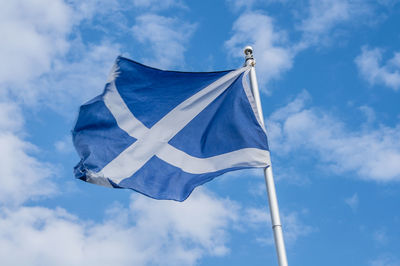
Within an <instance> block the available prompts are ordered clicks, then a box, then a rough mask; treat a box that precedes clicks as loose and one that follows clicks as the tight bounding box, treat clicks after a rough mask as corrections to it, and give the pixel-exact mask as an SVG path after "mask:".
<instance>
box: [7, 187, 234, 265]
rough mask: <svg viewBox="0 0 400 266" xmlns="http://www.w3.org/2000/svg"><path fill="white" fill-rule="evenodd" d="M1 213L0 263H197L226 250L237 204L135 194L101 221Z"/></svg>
mask: <svg viewBox="0 0 400 266" xmlns="http://www.w3.org/2000/svg"><path fill="white" fill-rule="evenodd" d="M0 213H1V214H0V231H1V232H3V234H1V235H0V257H2V263H3V264H4V265H41V266H45V265H61V266H62V265H137V266H140V265H195V264H196V262H197V261H198V260H199V259H201V258H202V257H203V256H206V255H207V256H221V255H224V254H226V252H228V251H229V250H228V248H227V246H226V243H227V241H228V239H227V236H226V230H227V229H228V228H229V227H230V224H232V223H233V222H234V221H235V220H236V219H237V215H238V213H237V207H236V206H235V204H233V203H232V202H230V201H229V200H225V199H220V198H216V197H214V196H212V195H210V194H209V193H204V192H202V191H196V192H195V193H193V195H192V196H191V197H190V198H189V199H188V200H187V201H185V202H183V203H177V202H173V201H156V200H152V199H148V198H145V197H144V196H140V195H139V196H137V195H136V196H134V197H132V200H131V204H130V206H129V208H123V207H120V206H115V207H114V208H112V209H111V210H109V214H108V218H107V219H105V221H104V222H92V221H83V220H80V219H79V218H77V217H75V216H73V215H71V214H69V213H68V212H67V211H65V210H63V209H54V210H53V209H47V208H41V207H21V208H19V209H17V210H8V209H3V210H2V211H1V212H0ZM60 240H62V241H60Z"/></svg>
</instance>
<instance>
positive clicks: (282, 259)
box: [244, 46, 288, 266]
mask: <svg viewBox="0 0 400 266" xmlns="http://www.w3.org/2000/svg"><path fill="white" fill-rule="evenodd" d="M244 54H245V55H246V63H245V65H247V66H251V69H250V87H251V91H252V92H253V96H254V99H255V101H256V105H257V110H258V115H259V117H260V120H261V123H263V124H264V116H263V112H262V106H261V101H260V92H259V90H258V84H257V78H256V70H255V65H256V61H255V60H254V58H253V48H252V47H251V46H246V47H245V48H244ZM264 177H265V183H266V185H267V191H268V202H269V210H270V214H271V222H272V230H273V231H274V239H275V247H276V253H277V255H278V262H279V266H287V265H288V262H287V258H286V250H285V242H284V240H283V233H282V224H281V219H280V217H279V208H278V200H277V198H276V191H275V183H274V176H273V174H272V168H271V165H270V166H268V167H266V168H265V169H264Z"/></svg>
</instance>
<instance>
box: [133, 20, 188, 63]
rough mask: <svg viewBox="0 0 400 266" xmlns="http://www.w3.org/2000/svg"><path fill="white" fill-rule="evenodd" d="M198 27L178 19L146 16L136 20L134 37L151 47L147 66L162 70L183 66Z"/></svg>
mask: <svg viewBox="0 0 400 266" xmlns="http://www.w3.org/2000/svg"><path fill="white" fill-rule="evenodd" d="M195 28H196V26H195V25H194V24H190V23H186V22H184V21H182V20H180V19H177V18H171V17H164V16H159V15H155V14H145V15H141V16H139V17H137V18H136V24H135V25H134V26H133V27H132V31H133V34H134V37H135V38H136V39H137V40H138V41H139V42H140V43H142V44H144V45H146V47H150V51H149V56H148V57H147V60H146V59H145V61H146V63H147V64H150V65H152V66H157V67H161V68H171V67H177V66H182V65H183V63H184V56H183V54H184V53H185V51H186V44H187V43H188V39H189V38H190V36H191V35H192V33H193V32H194V30H195Z"/></svg>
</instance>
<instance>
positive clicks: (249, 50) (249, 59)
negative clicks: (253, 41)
mask: <svg viewBox="0 0 400 266" xmlns="http://www.w3.org/2000/svg"><path fill="white" fill-rule="evenodd" d="M243 52H244V54H245V55H246V60H245V63H244V65H245V66H249V65H250V66H255V65H256V60H255V59H254V57H253V47H251V46H246V47H244V49H243Z"/></svg>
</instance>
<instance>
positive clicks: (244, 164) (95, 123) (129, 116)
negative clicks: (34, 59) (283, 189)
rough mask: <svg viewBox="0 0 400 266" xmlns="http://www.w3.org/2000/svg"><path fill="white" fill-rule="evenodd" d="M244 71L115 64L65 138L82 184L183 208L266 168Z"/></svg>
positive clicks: (120, 60) (120, 61)
mask: <svg viewBox="0 0 400 266" xmlns="http://www.w3.org/2000/svg"><path fill="white" fill-rule="evenodd" d="M249 70H250V68H249V67H243V68H240V69H237V70H230V71H219V72H178V71H163V70H159V69H155V68H151V67H148V66H144V65H142V64H139V63H136V62H134V61H131V60H129V59H126V58H123V57H118V58H117V60H116V62H115V65H114V67H113V69H112V71H111V74H110V77H109V79H108V81H107V84H106V86H105V89H104V92H103V93H102V94H101V95H99V96H97V97H95V98H94V99H92V100H90V101H89V102H87V103H85V104H84V105H82V106H81V107H80V111H79V116H78V119H77V122H76V125H75V127H74V129H73V131H72V134H73V141H74V145H75V148H76V150H77V152H78V154H79V156H80V158H81V160H80V162H79V163H78V165H77V166H75V169H74V173H75V176H76V178H79V179H81V180H84V181H87V182H90V183H94V184H98V185H103V186H108V187H114V188H130V189H133V190H135V191H138V192H140V193H142V194H145V195H147V196H149V197H152V198H155V199H172V200H177V201H183V200H185V199H186V198H187V197H188V196H189V195H190V193H191V192H192V191H193V189H194V188H195V187H197V186H199V185H202V184H204V183H205V182H208V181H210V180H212V179H213V178H215V177H216V176H219V175H221V174H223V173H225V172H228V171H232V170H238V169H244V168H252V167H266V166H268V165H269V164H270V159H269V150H268V143H267V136H266V133H265V128H264V126H263V124H262V123H261V119H263V118H262V117H259V116H258V113H257V107H256V104H255V101H254V98H253V95H252V93H251V90H250V89H249V87H248V85H247V78H246V77H247V75H248V72H249Z"/></svg>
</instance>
